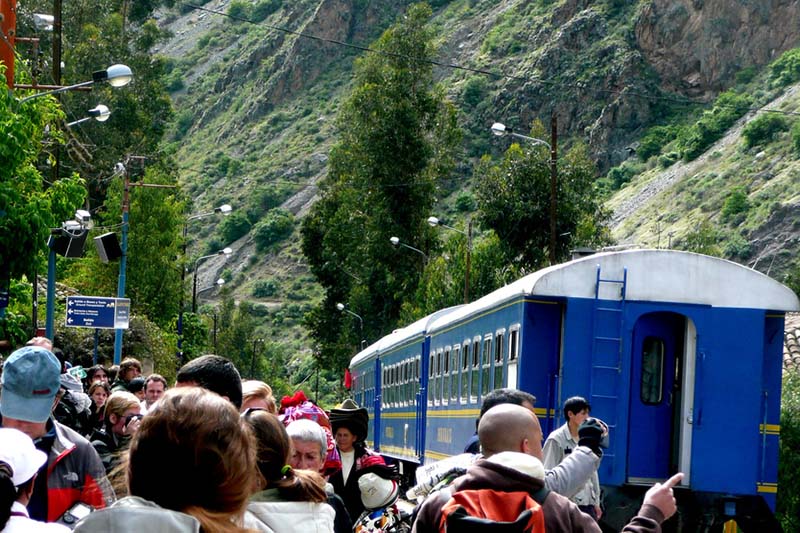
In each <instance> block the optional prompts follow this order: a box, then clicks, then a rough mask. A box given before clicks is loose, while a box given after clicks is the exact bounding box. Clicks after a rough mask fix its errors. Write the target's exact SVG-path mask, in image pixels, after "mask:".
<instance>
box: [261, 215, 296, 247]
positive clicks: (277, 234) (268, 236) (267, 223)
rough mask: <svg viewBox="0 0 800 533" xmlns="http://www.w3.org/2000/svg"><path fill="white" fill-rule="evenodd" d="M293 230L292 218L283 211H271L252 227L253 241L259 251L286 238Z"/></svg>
mask: <svg viewBox="0 0 800 533" xmlns="http://www.w3.org/2000/svg"><path fill="white" fill-rule="evenodd" d="M293 229H294V217H293V216H292V214H291V213H289V212H288V211H286V210H284V209H273V210H272V211H270V212H269V213H267V216H265V217H264V218H263V219H262V220H261V221H260V222H259V223H258V224H256V225H255V226H254V227H253V239H254V240H255V241H256V248H257V249H258V250H259V251H262V250H265V249H267V248H269V247H270V246H271V245H272V244H274V243H276V242H278V241H280V240H282V239H284V238H286V237H288V236H289V235H290V234H291V233H292V230H293Z"/></svg>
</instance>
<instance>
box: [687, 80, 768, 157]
mask: <svg viewBox="0 0 800 533" xmlns="http://www.w3.org/2000/svg"><path fill="white" fill-rule="evenodd" d="M751 104H752V98H751V97H750V96H749V95H746V94H736V93H734V92H732V91H726V92H724V93H722V94H720V95H719V97H718V98H717V100H716V101H715V102H714V106H713V107H712V108H711V109H709V110H708V111H704V112H703V115H702V116H701V117H700V120H698V121H697V122H695V123H694V124H693V125H691V126H689V127H688V128H683V129H682V130H681V132H680V133H679V134H678V139H677V144H678V149H679V150H680V153H681V156H682V157H683V159H684V160H685V161H692V160H693V159H695V158H696V157H697V156H699V155H700V154H702V153H703V152H704V151H705V150H706V148H708V147H709V146H711V144H713V143H714V142H716V141H717V140H718V139H719V138H720V137H722V135H723V134H724V133H725V132H726V131H727V130H728V129H729V128H730V127H731V126H733V125H734V123H735V122H736V121H737V120H738V119H739V118H740V117H741V116H742V115H744V114H745V112H747V110H748V109H749V107H750V105H751Z"/></svg>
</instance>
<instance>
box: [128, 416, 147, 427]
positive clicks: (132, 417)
mask: <svg viewBox="0 0 800 533" xmlns="http://www.w3.org/2000/svg"><path fill="white" fill-rule="evenodd" d="M143 416H144V415H128V416H126V417H125V425H126V426H127V425H128V424H130V423H131V420H133V419H134V418H135V419H137V420H141V419H142V417H143Z"/></svg>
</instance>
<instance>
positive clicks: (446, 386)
mask: <svg viewBox="0 0 800 533" xmlns="http://www.w3.org/2000/svg"><path fill="white" fill-rule="evenodd" d="M442 366H443V367H444V368H442V404H446V403H447V401H448V400H449V399H450V347H449V346H448V347H447V348H445V349H444V354H443V355H442Z"/></svg>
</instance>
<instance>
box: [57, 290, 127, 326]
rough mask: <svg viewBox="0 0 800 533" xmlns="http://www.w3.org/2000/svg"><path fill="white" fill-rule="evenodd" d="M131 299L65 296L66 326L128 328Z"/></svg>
mask: <svg viewBox="0 0 800 533" xmlns="http://www.w3.org/2000/svg"><path fill="white" fill-rule="evenodd" d="M130 311H131V301H130V299H128V298H103V297H101V296H67V318H66V325H67V327H72V328H97V329H128V322H129V320H130V314H131V313H130Z"/></svg>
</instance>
